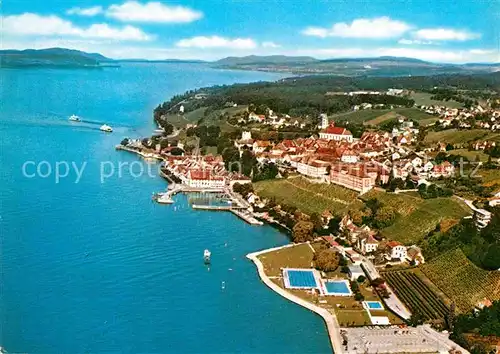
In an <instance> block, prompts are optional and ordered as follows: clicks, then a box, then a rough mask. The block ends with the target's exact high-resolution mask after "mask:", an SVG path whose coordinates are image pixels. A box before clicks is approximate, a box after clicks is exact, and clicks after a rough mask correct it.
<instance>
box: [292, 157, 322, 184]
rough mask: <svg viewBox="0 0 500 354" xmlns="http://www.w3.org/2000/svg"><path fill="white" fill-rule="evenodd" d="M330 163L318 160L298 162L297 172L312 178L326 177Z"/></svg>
mask: <svg viewBox="0 0 500 354" xmlns="http://www.w3.org/2000/svg"><path fill="white" fill-rule="evenodd" d="M329 166H330V163H328V162H325V161H320V160H314V161H307V162H305V161H304V162H298V163H297V172H298V173H300V174H301V175H305V176H308V177H312V178H322V179H325V180H327V179H328V167H329Z"/></svg>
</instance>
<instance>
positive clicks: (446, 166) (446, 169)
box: [431, 161, 455, 178]
mask: <svg viewBox="0 0 500 354" xmlns="http://www.w3.org/2000/svg"><path fill="white" fill-rule="evenodd" d="M454 173H455V166H453V165H452V164H451V163H450V162H448V161H444V162H442V163H441V164H439V165H435V166H434V167H433V168H432V172H431V177H434V178H439V177H451V176H452V175H453V174H454Z"/></svg>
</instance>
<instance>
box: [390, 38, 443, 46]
mask: <svg viewBox="0 0 500 354" xmlns="http://www.w3.org/2000/svg"><path fill="white" fill-rule="evenodd" d="M398 43H399V44H405V45H412V44H435V42H433V41H421V40H420V39H406V38H401V39H400V40H399V41H398Z"/></svg>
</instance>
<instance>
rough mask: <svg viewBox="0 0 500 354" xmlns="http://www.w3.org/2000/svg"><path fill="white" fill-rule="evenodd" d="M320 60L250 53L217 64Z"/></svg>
mask: <svg viewBox="0 0 500 354" xmlns="http://www.w3.org/2000/svg"><path fill="white" fill-rule="evenodd" d="M316 62H319V60H318V59H315V58H313V57H306V56H302V57H289V56H286V55H269V56H258V55H249V56H246V57H227V58H224V59H220V60H217V61H216V62H215V64H216V65H222V66H232V65H264V64H267V65H282V64H306V63H316Z"/></svg>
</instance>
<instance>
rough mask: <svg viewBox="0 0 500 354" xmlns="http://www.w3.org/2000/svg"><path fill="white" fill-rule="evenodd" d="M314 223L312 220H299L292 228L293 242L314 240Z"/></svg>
mask: <svg viewBox="0 0 500 354" xmlns="http://www.w3.org/2000/svg"><path fill="white" fill-rule="evenodd" d="M313 229H314V224H313V223H312V222H310V221H298V222H297V223H296V224H295V225H294V226H293V230H292V238H293V242H297V243H299V242H307V241H312V240H313Z"/></svg>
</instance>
